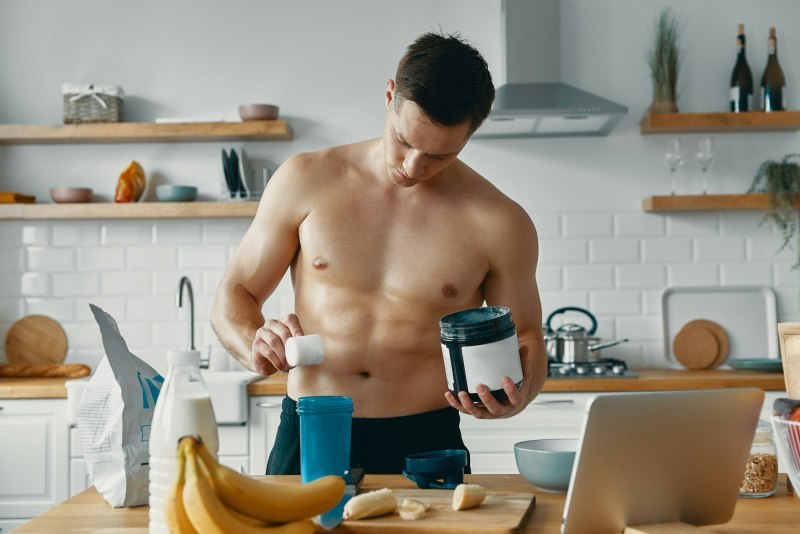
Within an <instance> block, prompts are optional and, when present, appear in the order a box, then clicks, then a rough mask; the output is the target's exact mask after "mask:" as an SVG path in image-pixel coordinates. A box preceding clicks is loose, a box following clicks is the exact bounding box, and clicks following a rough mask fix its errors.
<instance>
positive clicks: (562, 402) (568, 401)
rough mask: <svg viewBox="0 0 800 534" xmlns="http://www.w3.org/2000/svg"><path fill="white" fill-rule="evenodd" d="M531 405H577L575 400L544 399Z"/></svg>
mask: <svg viewBox="0 0 800 534" xmlns="http://www.w3.org/2000/svg"><path fill="white" fill-rule="evenodd" d="M531 404H575V400H574V399H543V400H535V401H533V402H532V403H531Z"/></svg>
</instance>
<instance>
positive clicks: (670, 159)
mask: <svg viewBox="0 0 800 534" xmlns="http://www.w3.org/2000/svg"><path fill="white" fill-rule="evenodd" d="M664 163H666V164H667V168H668V169H669V172H670V176H672V194H673V195H674V194H675V180H676V176H675V171H677V170H678V167H680V166H681V165H683V156H682V155H681V141H680V139H678V138H677V137H673V138H672V139H670V140H669V141H667V151H666V153H665V154H664Z"/></svg>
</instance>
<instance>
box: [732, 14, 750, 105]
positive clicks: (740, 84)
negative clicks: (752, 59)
mask: <svg viewBox="0 0 800 534" xmlns="http://www.w3.org/2000/svg"><path fill="white" fill-rule="evenodd" d="M736 44H737V46H738V47H739V54H738V55H737V56H736V65H734V66H733V74H731V111H732V112H734V113H739V112H742V111H750V109H751V105H752V99H753V73H752V72H751V71H750V65H748V64H747V56H746V55H745V39H744V24H739V35H738V36H737V37H736Z"/></svg>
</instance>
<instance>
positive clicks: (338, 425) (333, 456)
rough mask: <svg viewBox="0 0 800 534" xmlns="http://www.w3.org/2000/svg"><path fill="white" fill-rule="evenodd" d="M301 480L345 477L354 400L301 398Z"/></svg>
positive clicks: (336, 397) (332, 397)
mask: <svg viewBox="0 0 800 534" xmlns="http://www.w3.org/2000/svg"><path fill="white" fill-rule="evenodd" d="M297 413H298V415H299V417H300V479H301V480H302V481H303V482H311V481H312V480H316V479H318V478H321V477H324V476H326V475H339V476H344V473H345V471H347V470H348V469H350V435H351V433H352V426H353V399H352V398H351V397H344V396H320V397H300V398H299V399H297Z"/></svg>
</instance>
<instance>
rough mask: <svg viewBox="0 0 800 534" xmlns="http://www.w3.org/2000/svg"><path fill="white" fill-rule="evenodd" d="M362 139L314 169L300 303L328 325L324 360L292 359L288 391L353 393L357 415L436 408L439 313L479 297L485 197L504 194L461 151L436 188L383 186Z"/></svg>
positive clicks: (440, 377) (442, 384)
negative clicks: (304, 362) (366, 163)
mask: <svg viewBox="0 0 800 534" xmlns="http://www.w3.org/2000/svg"><path fill="white" fill-rule="evenodd" d="M364 148H365V146H362V144H359V145H355V146H351V147H343V148H340V149H335V150H333V151H328V152H326V153H324V155H319V156H318V157H319V158H320V160H319V161H318V162H316V163H315V164H313V165H312V169H316V170H317V171H316V172H323V171H322V169H325V168H326V164H328V163H330V165H329V167H330V168H331V169H335V170H332V171H331V175H329V176H326V177H325V179H324V180H317V181H318V182H322V184H321V186H320V189H321V191H319V193H318V194H315V197H314V202H313V204H312V207H311V209H310V211H309V214H308V216H307V217H306V218H305V220H304V221H303V222H302V224H301V225H300V228H299V241H300V248H299V251H298V253H297V256H296V257H295V259H294V261H293V263H292V276H293V281H294V286H295V306H296V307H295V312H296V313H297V315H298V317H299V318H300V322H301V325H302V326H303V329H304V331H305V332H306V333H318V334H321V336H322V338H323V340H324V343H325V362H324V364H323V365H321V366H307V367H298V368H295V369H293V370H292V371H291V372H290V377H289V395H290V396H291V397H292V398H295V399H297V398H298V397H300V396H304V395H332V394H340V395H350V396H352V397H353V400H354V406H355V413H354V415H355V416H357V417H389V416H398V415H407V414H412V413H419V412H424V411H429V410H434V409H437V408H441V407H444V406H447V405H448V404H447V401H446V400H445V398H444V392H445V391H446V388H447V385H446V380H445V375H444V366H443V363H442V353H441V347H440V343H439V327H438V321H439V319H440V318H441V317H442V316H444V315H446V314H448V313H452V312H453V311H457V310H461V309H466V308H472V307H478V306H480V305H481V304H482V303H483V293H482V288H481V285H482V283H483V281H484V279H485V278H486V276H487V273H489V271H490V267H491V266H490V255H489V253H488V250H487V249H486V248H487V247H486V246H485V243H486V240H487V235H489V236H490V235H491V232H487V228H486V219H487V215H489V214H491V211H489V212H488V213H487V211H486V210H487V208H486V207H485V206H486V205H489V206H492V208H489V210H491V209H498V206H497V205H498V204H502V203H503V202H505V197H503V196H502V195H501V194H500V193H499V192H497V190H495V189H494V188H493V187H492V186H491V185H490V184H488V182H486V181H485V180H483V179H482V178H481V177H479V176H478V175H477V174H475V173H474V172H473V171H471V170H470V169H469V168H468V167H466V166H465V165H463V164H461V163H460V162H457V163H456V164H454V165H457V166H458V167H457V168H456V169H453V170H454V171H457V172H454V173H452V174H451V176H449V177H448V181H447V183H444V184H439V185H441V187H440V186H437V187H427V188H425V189H418V190H414V189H415V188H408V189H402V188H397V187H395V188H394V189H392V188H388V189H387V188H386V187H385V186H384V185H382V184H380V183H379V182H377V181H376V180H375V179H374V178H373V177H370V176H369V174H368V173H364V172H362V168H361V166H360V165H359V164H358V160H359V158H360V157H361V155H362V154H365V153H366V151H365V150H364ZM348 159H350V160H354V161H355V162H356V163H355V164H354V165H350V164H348V163H347V161H348ZM312 172H313V170H312ZM425 185H426V186H428V184H425ZM415 187H420V186H415ZM496 230H497V231H498V232H500V231H502V230H501V228H500V227H497V228H496Z"/></svg>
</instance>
